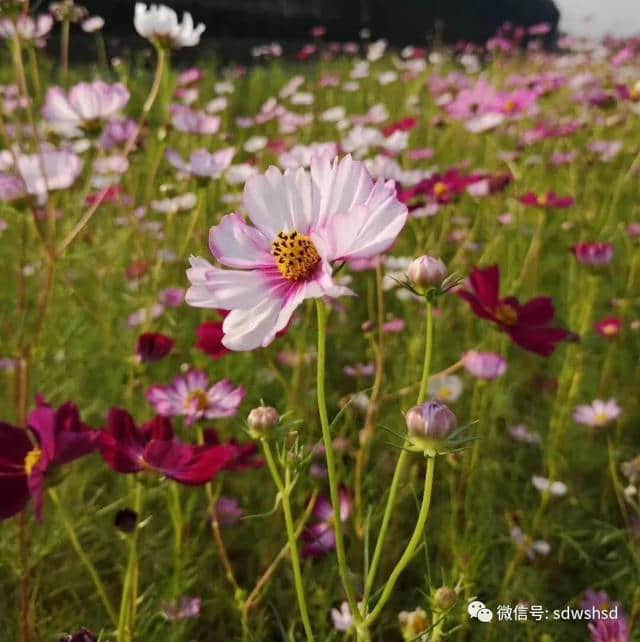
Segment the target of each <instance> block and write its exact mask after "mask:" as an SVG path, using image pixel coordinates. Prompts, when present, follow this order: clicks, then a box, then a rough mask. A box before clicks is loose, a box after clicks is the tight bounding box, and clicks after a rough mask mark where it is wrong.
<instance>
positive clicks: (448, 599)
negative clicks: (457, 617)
mask: <svg viewBox="0 0 640 642" xmlns="http://www.w3.org/2000/svg"><path fill="white" fill-rule="evenodd" d="M457 601H458V594H457V593H456V592H455V590H454V589H452V588H450V587H449V586H441V587H440V588H439V589H438V590H437V591H436V592H435V594H434V596H433V605H434V606H435V607H436V608H437V609H439V610H440V611H448V610H449V609H450V608H453V606H454V605H455V603H456V602H457Z"/></svg>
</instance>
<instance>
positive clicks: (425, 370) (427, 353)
mask: <svg viewBox="0 0 640 642" xmlns="http://www.w3.org/2000/svg"><path fill="white" fill-rule="evenodd" d="M432 354H433V304H432V303H431V301H429V300H427V337H426V340H425V344H424V361H423V363H422V378H421V379H420V390H419V392H418V401H417V404H418V405H420V404H421V403H423V402H424V400H425V397H426V396H427V387H428V385H429V372H430V370H431V355H432Z"/></svg>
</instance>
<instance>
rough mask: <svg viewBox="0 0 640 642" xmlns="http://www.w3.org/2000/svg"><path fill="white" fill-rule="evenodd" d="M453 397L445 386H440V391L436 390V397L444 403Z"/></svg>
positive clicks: (451, 392)
mask: <svg viewBox="0 0 640 642" xmlns="http://www.w3.org/2000/svg"><path fill="white" fill-rule="evenodd" d="M452 396H453V390H451V388H448V387H447V386H442V388H440V390H438V397H440V399H443V400H444V401H447V399H451V397H452Z"/></svg>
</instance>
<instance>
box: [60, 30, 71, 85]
mask: <svg viewBox="0 0 640 642" xmlns="http://www.w3.org/2000/svg"><path fill="white" fill-rule="evenodd" d="M69 28H70V25H69V20H64V21H63V23H62V31H61V32H60V66H61V67H62V84H63V85H64V86H65V87H66V86H67V75H68V73H69Z"/></svg>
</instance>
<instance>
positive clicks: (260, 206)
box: [186, 156, 407, 350]
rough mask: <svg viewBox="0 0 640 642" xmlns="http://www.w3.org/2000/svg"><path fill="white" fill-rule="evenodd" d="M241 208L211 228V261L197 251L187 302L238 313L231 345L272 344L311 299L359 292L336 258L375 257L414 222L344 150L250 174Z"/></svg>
mask: <svg viewBox="0 0 640 642" xmlns="http://www.w3.org/2000/svg"><path fill="white" fill-rule="evenodd" d="M244 205H245V208H246V210H247V213H248V215H249V218H250V220H251V222H252V223H253V226H250V225H247V224H246V223H245V221H244V219H243V218H242V216H240V215H239V214H229V215H227V216H225V217H224V218H223V219H222V221H221V222H220V224H219V225H217V226H214V227H212V228H211V230H210V233H209V248H210V249H211V253H212V254H213V255H214V257H215V258H216V259H218V261H220V263H222V264H223V265H225V266H227V267H229V268H235V269H231V270H225V269H220V268H218V267H214V266H213V265H211V263H209V262H208V261H206V260H205V259H202V258H200V257H191V259H190V261H191V269H189V270H188V271H187V276H188V278H189V280H190V281H191V287H190V288H189V290H188V291H187V295H186V301H187V303H189V304H190V305H193V306H196V307H204V308H221V309H223V310H231V312H230V314H229V315H228V316H227V317H226V318H225V320H224V324H223V330H224V334H225V336H224V339H223V344H224V345H225V347H227V348H229V349H231V350H252V349H254V348H257V347H259V346H263V347H264V346H266V345H268V344H269V343H271V342H272V341H273V339H274V338H275V336H276V334H277V333H278V332H279V331H280V330H282V329H283V328H285V326H286V325H287V323H288V322H289V319H290V318H291V315H292V314H293V312H294V310H295V309H296V308H297V307H298V306H299V305H300V304H301V303H302V301H304V300H305V299H308V298H320V297H325V296H328V297H332V298H335V297H339V296H343V295H350V294H353V292H352V291H351V290H350V289H349V288H347V287H344V286H341V285H338V284H337V283H336V282H335V281H334V280H333V278H332V262H334V261H340V262H344V261H351V260H355V259H363V258H370V257H372V256H375V255H377V254H380V253H381V252H384V251H385V250H387V249H388V248H389V247H390V246H391V244H392V243H393V242H394V241H395V239H396V237H397V236H398V234H399V233H400V231H401V230H402V228H403V226H404V224H405V221H406V219H407V208H406V207H405V206H404V205H403V204H402V203H400V202H399V201H398V200H397V198H396V191H395V186H394V183H393V181H385V180H384V179H379V180H378V181H377V182H374V181H373V179H372V178H371V176H370V174H369V172H368V171H367V169H366V167H365V166H364V164H363V163H360V162H357V161H354V160H352V158H351V157H350V156H346V157H345V158H343V159H342V160H341V161H339V162H338V159H337V158H336V159H334V161H333V162H330V160H329V157H328V156H322V157H316V158H314V159H312V162H311V171H310V172H309V171H307V170H305V169H302V168H300V169H297V170H294V171H291V170H288V171H286V172H285V173H284V174H282V173H281V172H280V171H279V170H278V169H276V168H275V167H270V168H269V169H268V170H267V172H266V174H264V175H256V176H252V177H251V178H249V180H248V181H247V183H246V185H245V189H244Z"/></svg>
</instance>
